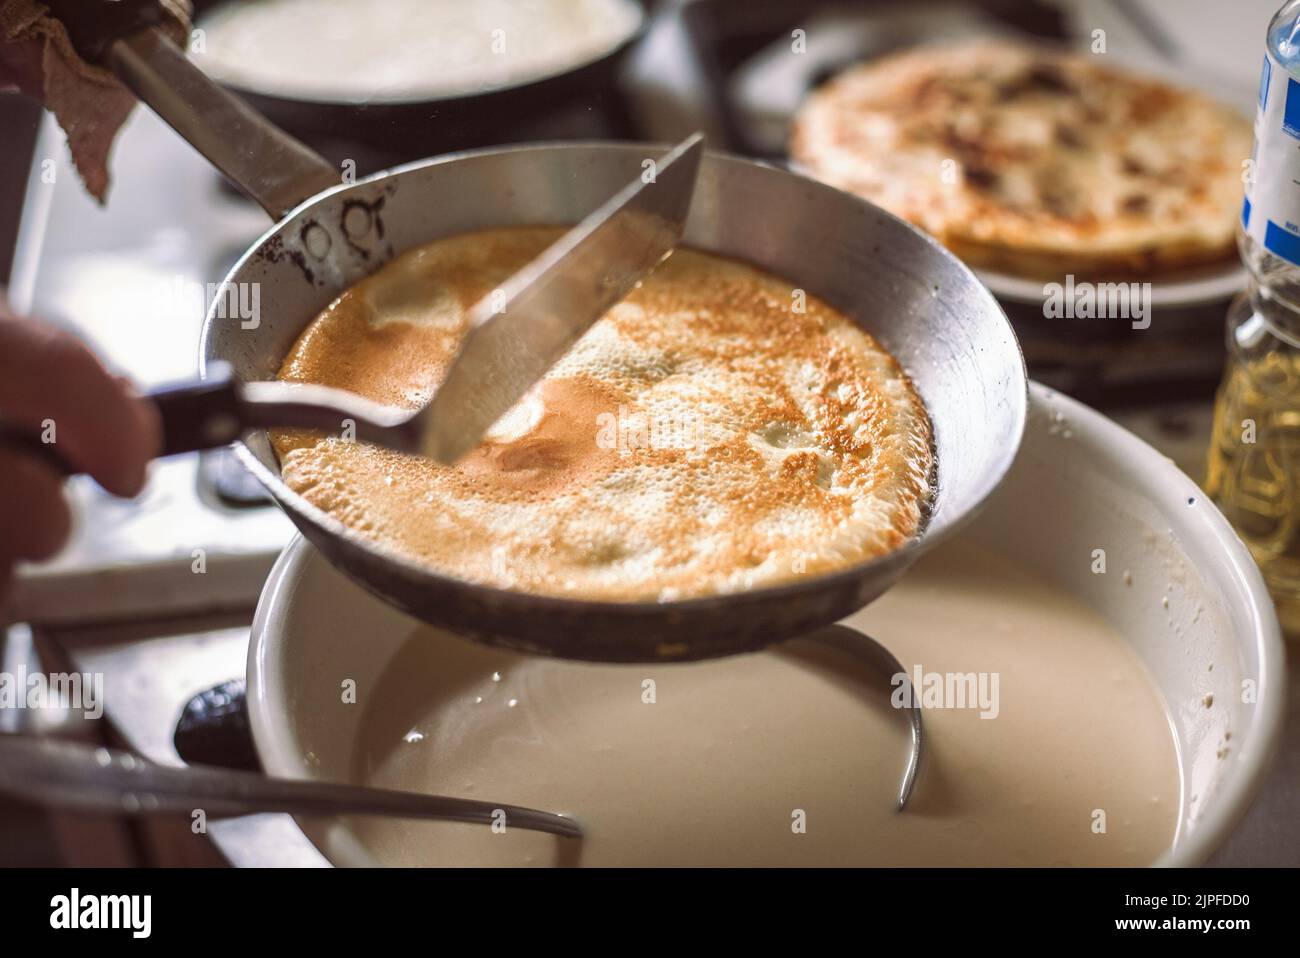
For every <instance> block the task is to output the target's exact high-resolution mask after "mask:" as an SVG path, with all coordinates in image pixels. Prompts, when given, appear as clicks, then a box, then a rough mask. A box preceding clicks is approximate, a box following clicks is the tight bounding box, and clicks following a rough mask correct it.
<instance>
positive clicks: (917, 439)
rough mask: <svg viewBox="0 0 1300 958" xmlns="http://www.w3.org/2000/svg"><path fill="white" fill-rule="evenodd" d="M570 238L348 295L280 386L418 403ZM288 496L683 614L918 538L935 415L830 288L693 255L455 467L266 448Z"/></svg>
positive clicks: (497, 233)
mask: <svg viewBox="0 0 1300 958" xmlns="http://www.w3.org/2000/svg"><path fill="white" fill-rule="evenodd" d="M561 232H562V231H561V230H558V229H550V228H533V227H527V228H525V227H520V228H510V229H498V230H489V231H482V232H476V233H471V234H467V235H462V236H456V237H451V238H448V239H443V240H439V241H437V242H434V243H431V244H429V245H427V246H423V247H420V248H418V249H415V250H412V251H410V252H408V253H406V254H404V255H403V256H401V257H399V258H397V259H395V260H394V261H392V262H391V263H389V264H388V265H386V266H384V267H383V268H382V269H381V270H379V271H378V272H377V273H375V274H374V275H373V276H371V277H369V278H368V279H366V280H364V281H362V282H361V283H358V284H357V285H356V286H354V287H352V288H351V289H349V290H347V291H346V292H344V293H343V294H342V295H341V296H339V297H338V298H337V299H336V300H335V301H334V302H333V303H331V304H330V305H329V306H328V307H327V308H326V309H325V310H324V311H323V312H322V313H321V314H320V315H319V316H318V317H317V318H316V319H315V320H314V321H313V322H312V323H311V324H310V325H309V326H308V327H307V328H306V329H305V330H304V331H303V333H302V335H301V336H300V337H299V339H298V341H297V343H296V344H295V345H294V347H293V348H292V350H291V351H290V353H289V355H288V357H287V358H286V359H285V361H284V364H283V367H282V368H281V370H280V377H281V378H282V379H285V380H290V381H297V382H313V383H323V384H326V385H330V386H336V387H340V388H343V389H349V390H352V391H354V392H357V393H360V394H362V395H364V396H367V397H369V398H371V399H375V400H379V401H381V402H386V403H392V404H397V405H402V406H406V407H410V408H416V407H418V406H419V405H421V404H423V403H424V402H426V401H427V400H428V398H429V397H430V395H431V394H432V392H433V390H434V389H435V387H436V386H437V384H438V383H439V381H440V380H441V378H442V376H443V375H444V374H445V370H446V368H447V365H448V363H449V362H450V361H451V359H452V358H453V357H454V355H455V353H456V349H457V346H458V343H459V340H460V337H461V336H462V335H463V333H464V331H465V322H466V317H467V315H468V312H469V310H470V308H471V307H472V306H473V305H474V303H475V302H477V301H478V300H479V299H481V298H482V297H484V296H486V295H488V294H490V293H491V292H492V291H493V290H494V289H496V288H497V287H498V286H500V285H501V284H502V283H503V282H504V281H505V279H506V278H507V277H509V276H510V275H511V274H512V273H514V272H515V271H517V270H518V269H520V268H521V267H523V266H524V265H525V264H527V263H528V262H529V261H530V260H531V259H533V258H534V257H535V256H536V255H537V254H539V253H540V252H541V251H542V250H543V249H545V247H546V246H548V245H549V244H550V243H551V242H553V241H554V240H555V239H556V238H557V237H558V236H559V235H561ZM273 440H274V443H275V447H276V450H277V452H278V453H279V455H280V457H281V462H282V465H283V475H284V479H285V481H286V482H287V483H288V485H289V486H290V487H291V488H292V489H293V490H294V491H296V492H298V493H299V494H301V495H302V496H303V497H305V498H306V499H307V501H309V502H310V503H312V504H313V505H315V506H317V507H319V508H320V509H322V510H324V511H325V512H327V513H329V514H330V515H332V516H335V517H336V518H338V519H339V520H340V521H342V522H343V523H344V524H345V525H346V526H348V527H349V528H350V529H352V530H355V531H356V532H358V533H361V534H362V535H365V536H367V537H369V538H370V539H372V540H374V541H375V542H377V543H380V544H382V545H383V546H385V547H387V548H389V549H392V550H394V551H396V552H397V553H399V554H401V555H402V556H404V557H406V558H408V559H410V560H414V561H416V562H419V563H423V564H425V565H427V566H428V567H430V568H432V569H434V570H436V571H437V572H440V573H442V574H444V575H447V576H451V577H455V578H460V579H464V580H468V581H472V582H476V583H482V584H486V585H491V586H496V587H500V588H505V589H516V590H523V591H528V592H533V593H540V594H545V595H553V596H563V597H569V598H581V599H589V600H605V601H641V600H648V601H671V600H675V599H683V598H688V597H698V596H705V595H715V594H719V593H729V592H736V591H739V590H744V589H750V588H755V587H759V586H766V585H774V584H778V583H784V582H789V581H791V580H796V579H799V578H800V577H802V576H808V575H820V574H824V573H828V572H832V571H835V570H838V569H843V568H845V567H847V566H850V565H853V564H855V563H859V562H862V561H864V560H866V559H869V558H871V557H873V556H877V555H880V554H882V553H885V552H888V551H890V550H892V549H895V548H897V547H898V546H900V545H902V544H903V543H905V542H906V541H907V540H908V539H910V538H911V537H912V536H914V535H915V534H916V532H917V530H918V528H919V525H920V522H921V519H922V513H923V508H924V505H925V503H926V501H927V498H928V495H929V476H930V472H931V460H932V453H931V436H930V423H929V420H928V418H927V416H926V412H925V409H924V407H923V405H922V403H921V400H920V399H919V397H918V396H917V394H916V391H915V390H914V389H913V387H912V385H911V383H910V382H909V380H908V378H907V377H906V375H904V373H903V371H902V369H901V368H900V367H899V365H898V363H897V362H895V360H894V359H893V357H891V356H890V355H889V354H888V353H887V352H885V350H884V349H882V348H881V347H880V345H879V344H878V343H876V341H875V340H874V339H873V338H872V337H871V336H870V335H868V334H867V333H866V332H864V331H863V330H862V329H860V328H859V327H858V326H856V325H854V324H853V323H852V322H851V321H850V320H849V319H847V318H846V317H845V316H844V315H842V314H841V313H839V312H837V311H836V310H835V309H833V308H831V307H830V306H829V305H827V304H826V303H824V302H822V301H821V300H819V299H818V298H817V297H815V296H811V295H806V294H805V293H804V291H802V290H796V289H795V288H793V287H792V286H791V284H789V283H787V282H784V281H782V280H780V279H777V278H776V277H774V276H771V275H769V274H767V273H764V272H761V271H759V270H757V269H754V268H752V267H750V266H747V265H744V264H742V263H739V262H735V261H731V260H727V259H723V258H720V257H717V256H712V255H708V254H705V253H700V252H696V251H694V250H691V249H685V248H682V249H678V250H677V251H676V252H674V253H673V254H672V256H671V257H670V258H669V259H668V260H667V261H666V262H665V263H663V264H662V265H661V266H659V267H658V268H657V269H656V270H655V271H654V272H653V273H652V274H651V275H650V276H648V277H647V278H646V279H645V280H644V281H643V282H642V283H641V284H640V286H639V287H638V288H637V289H636V290H634V291H633V292H632V293H631V294H630V295H629V296H628V297H627V298H626V299H625V300H623V301H622V302H621V303H619V304H618V305H617V306H615V307H614V308H613V309H611V310H610V311H609V312H608V313H607V314H606V315H605V316H604V317H603V318H602V319H601V320H600V321H599V322H598V323H596V325H595V326H593V327H592V328H591V329H590V330H589V331H588V332H587V333H586V334H585V335H584V336H583V337H582V339H581V340H579V342H578V343H577V344H576V345H575V347H574V348H573V349H572V351H571V352H570V353H569V354H568V355H567V356H566V357H565V358H564V359H563V360H561V361H560V363H559V364H557V365H556V366H555V367H554V368H553V369H552V370H551V371H550V372H549V373H548V374H547V376H546V377H545V379H544V380H542V381H541V382H540V383H538V384H537V386H535V387H534V389H533V390H532V391H531V392H530V393H529V395H528V396H526V397H525V398H524V399H523V400H521V401H520V403H518V404H517V405H516V406H515V407H514V408H513V409H512V410H511V411H510V412H508V413H507V414H506V415H505V416H504V417H502V419H501V421H499V422H498V423H497V424H496V425H495V426H494V427H493V429H492V431H491V432H490V433H489V435H488V437H487V439H486V440H485V441H484V442H483V444H482V445H481V446H480V447H479V448H478V449H476V450H475V451H474V452H473V453H471V454H470V455H469V456H468V457H467V458H465V459H464V460H463V461H462V462H460V463H459V464H458V465H456V466H455V467H446V466H441V465H439V464H437V463H435V462H433V461H431V460H426V459H422V458H418V457H414V456H409V455H403V454H400V453H397V452H393V451H391V450H387V449H381V448H377V447H374V446H370V445H367V444H364V443H360V442H355V441H350V440H349V439H348V438H347V437H346V436H344V435H333V436H321V435H316V434H309V433H301V432H277V433H274V434H273Z"/></svg>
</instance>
